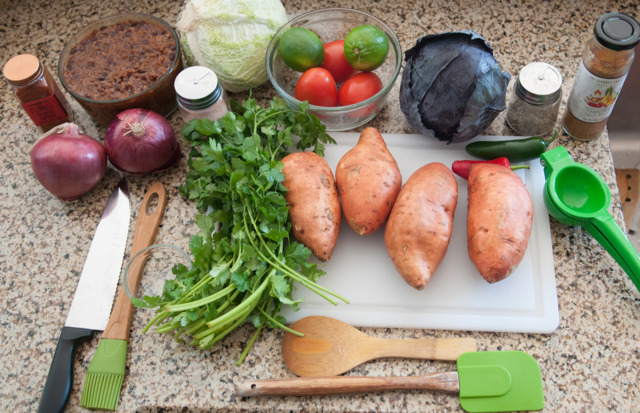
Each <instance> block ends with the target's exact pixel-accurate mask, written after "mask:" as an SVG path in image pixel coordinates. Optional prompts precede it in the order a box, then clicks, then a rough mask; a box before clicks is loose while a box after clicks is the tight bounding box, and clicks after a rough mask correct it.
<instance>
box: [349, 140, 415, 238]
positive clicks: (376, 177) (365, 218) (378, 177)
mask: <svg viewBox="0 0 640 413" xmlns="http://www.w3.org/2000/svg"><path fill="white" fill-rule="evenodd" d="M336 183H337V184H338V193H339V194H340V201H341V203H342V211H343V212H344V218H345V220H346V221H347V224H349V226H350V227H351V229H353V230H354V231H355V232H356V233H358V234H359V235H369V234H373V233H374V232H376V231H377V230H378V229H380V228H381V227H382V226H383V225H384V224H385V223H386V222H387V218H388V217H389V213H390V212H391V208H392V207H393V204H394V202H395V200H396V197H397V196H398V192H400V188H401V187H402V175H401V174H400V169H399V168H398V164H397V163H396V160H395V159H394V158H393V155H391V152H389V149H387V145H386V143H385V141H384V139H383V138H382V135H380V132H378V130H377V129H375V128H366V129H364V130H363V131H362V133H361V134H360V139H358V144H357V145H356V146H354V147H353V148H351V149H350V150H349V151H348V152H347V153H345V154H344V156H343V157H342V158H341V159H340V162H339V163H338V166H337V167H336Z"/></svg>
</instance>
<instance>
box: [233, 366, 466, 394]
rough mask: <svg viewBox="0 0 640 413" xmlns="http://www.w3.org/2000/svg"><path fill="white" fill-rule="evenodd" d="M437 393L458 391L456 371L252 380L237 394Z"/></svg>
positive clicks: (241, 386) (239, 387)
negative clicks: (433, 391)
mask: <svg viewBox="0 0 640 413" xmlns="http://www.w3.org/2000/svg"><path fill="white" fill-rule="evenodd" d="M403 389H420V390H440V391H445V392H452V393H457V392H459V391H460V387H459V384H458V372H456V371H450V372H446V373H436V374H430V375H428V376H409V377H356V376H338V377H295V378H290V379H268V380H254V381H250V382H247V383H243V384H241V385H239V386H238V387H237V389H236V395H237V396H241V397H246V396H304V395H314V394H345V393H360V392H375V391H382V390H403Z"/></svg>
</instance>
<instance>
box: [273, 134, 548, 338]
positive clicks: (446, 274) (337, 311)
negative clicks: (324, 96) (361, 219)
mask: <svg viewBox="0 0 640 413" xmlns="http://www.w3.org/2000/svg"><path fill="white" fill-rule="evenodd" d="M331 135H332V136H333V137H334V138H335V139H336V141H337V143H338V144H337V145H327V147H326V150H325V159H326V161H327V163H328V164H329V166H331V168H332V170H334V171H335V168H336V165H337V164H338V161H339V160H340V158H341V157H342V155H344V153H346V152H347V151H348V150H349V149H351V148H352V147H353V146H355V144H356V143H357V141H358V138H359V134H357V133H332V134H331ZM383 137H384V139H385V141H386V142H387V146H388V147H389V150H390V151H391V153H392V154H393V156H394V157H395V159H396V161H397V162H398V165H399V167H400V171H401V172H402V178H403V182H406V180H407V179H408V178H409V176H410V175H411V174H412V173H413V172H414V171H415V170H416V169H418V168H419V167H421V166H422V165H424V164H427V163H429V162H434V161H438V162H442V163H443V164H445V165H447V166H448V167H451V164H452V162H453V161H454V160H456V159H472V158H471V157H470V156H469V155H468V154H467V153H466V152H465V150H464V147H465V146H466V145H467V144H468V143H469V142H471V141H467V142H464V143H461V144H451V145H446V144H445V143H443V142H439V141H437V140H436V139H434V138H429V137H425V136H422V135H395V134H383ZM490 139H491V140H504V139H513V137H488V136H483V137H477V138H475V140H490ZM529 165H530V169H524V170H520V171H517V173H518V175H519V176H520V177H521V178H522V180H523V182H524V183H525V186H526V188H527V189H528V190H529V193H530V194H531V198H532V200H533V208H534V219H533V229H532V232H531V238H530V240H529V245H528V248H527V252H526V254H525V256H524V258H523V260H522V262H521V263H520V265H519V266H518V268H517V269H516V270H515V271H514V272H513V274H511V275H510V276H509V277H508V278H506V279H505V280H503V281H500V282H498V283H495V284H489V283H487V282H486V281H484V280H483V279H482V277H481V276H480V274H479V273H478V271H477V269H476V268H475V266H474V265H473V263H472V262H471V261H470V260H469V257H468V255H467V245H466V215H467V214H466V209H467V181H466V180H464V179H461V178H460V177H456V178H457V180H458V205H457V208H456V212H455V217H454V224H453V234H452V237H451V243H450V245H449V249H448V251H447V254H446V256H445V258H444V260H443V261H442V263H441V264H440V267H439V268H438V269H437V271H436V272H435V274H434V275H433V278H432V279H431V281H430V283H429V284H428V285H427V286H426V288H425V289H424V290H422V291H418V290H415V289H413V288H412V287H410V286H409V285H408V284H406V283H405V281H404V280H403V279H402V277H401V276H400V275H399V274H398V273H397V272H396V270H395V267H394V266H393V263H392V262H391V259H390V258H389V255H388V253H387V250H386V247H385V245H384V228H383V229H380V230H379V231H378V232H376V233H374V234H373V235H370V236H367V237H362V236H359V235H357V234H356V233H355V232H353V231H352V230H351V228H349V226H348V225H346V223H344V222H343V225H342V227H341V229H340V235H339V237H338V244H337V246H336V249H335V251H334V253H333V257H332V258H331V260H330V261H329V262H327V263H321V264H320V266H321V268H322V269H324V270H325V271H326V272H327V274H326V275H325V276H323V277H322V278H320V280H319V283H320V284H321V285H323V286H325V287H327V288H329V289H331V290H332V291H335V292H338V293H339V294H341V295H343V296H344V297H346V298H348V299H349V300H350V303H349V304H345V303H342V302H340V304H338V305H337V306H334V305H332V304H330V303H329V302H327V301H325V300H324V299H323V298H321V297H319V296H317V295H316V294H314V293H312V292H310V291H309V290H307V289H306V288H304V287H302V286H300V285H298V286H297V289H296V292H295V293H294V298H296V299H299V298H302V299H304V301H303V302H302V303H301V304H300V305H299V308H300V309H299V311H297V312H294V311H291V310H290V309H288V307H287V309H286V310H284V311H283V313H282V314H283V315H284V316H285V317H286V318H287V321H288V322H294V321H296V320H298V319H300V318H302V317H306V316H310V315H324V316H329V317H334V318H337V319H339V320H342V321H344V322H346V323H349V324H351V325H354V326H361V327H397V328H422V329H446V330H469V331H496V332H498V331H499V332H520V333H525V332H526V333H551V332H553V331H554V330H555V329H556V328H557V327H558V297H557V292H556V283H555V273H554V265H553V253H552V244H551V235H550V231H549V215H548V212H547V209H546V207H545V205H544V201H543V198H542V194H543V187H544V174H543V168H542V166H541V165H540V163H539V162H538V161H531V162H529ZM343 221H344V220H343Z"/></svg>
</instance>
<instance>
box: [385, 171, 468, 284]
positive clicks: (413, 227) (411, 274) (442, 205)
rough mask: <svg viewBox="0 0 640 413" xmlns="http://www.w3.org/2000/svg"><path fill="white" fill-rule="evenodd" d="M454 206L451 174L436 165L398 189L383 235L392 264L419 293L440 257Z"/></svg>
mask: <svg viewBox="0 0 640 413" xmlns="http://www.w3.org/2000/svg"><path fill="white" fill-rule="evenodd" d="M457 203H458V184H457V182H456V178H455V177H454V175H453V172H451V170H449V168H447V167H446V166H444V165H443V164H441V163H440V162H434V163H430V164H427V165H425V166H423V167H421V168H420V169H418V170H417V171H415V172H414V173H413V174H412V175H411V176H410V177H409V179H408V180H407V182H406V183H405V184H404V186H403V187H402V189H401V190H400V194H399V195H398V198H397V199H396V202H395V205H394V206H393V209H392V210H391V214H390V215H389V219H388V221H387V227H386V228H385V233H384V243H385V245H386V246H387V251H388V253H389V256H390V257H391V260H392V261H393V265H395V267H396V270H397V271H398V273H400V275H401V276H402V278H404V280H405V281H406V282H407V283H408V284H409V285H410V286H412V287H413V288H416V289H418V290H422V289H423V288H424V287H425V286H426V285H427V283H429V281H430V280H431V276H432V275H433V273H434V272H435V271H436V269H437V268H438V266H439V265H440V263H441V262H442V259H443V258H444V256H445V254H446V252H447V248H448V247H449V241H451V231H452V230H453V214H454V212H455V209H456V204H457Z"/></svg>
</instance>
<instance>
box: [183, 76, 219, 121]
mask: <svg viewBox="0 0 640 413" xmlns="http://www.w3.org/2000/svg"><path fill="white" fill-rule="evenodd" d="M174 88H175V90H176V99H177V101H178V109H179V110H180V114H182V119H183V120H184V122H185V123H186V122H189V121H190V120H192V119H209V120H211V121H212V122H214V121H216V120H218V119H220V118H221V117H223V116H224V115H225V114H226V113H227V112H228V106H227V102H226V100H227V98H226V93H225V92H224V90H223V89H222V87H221V86H220V83H218V77H217V76H216V74H215V73H214V72H213V70H211V69H209V68H207V67H204V66H191V67H188V68H186V69H184V70H183V71H182V72H180V73H179V74H178V76H177V77H176V80H175V82H174Z"/></svg>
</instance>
